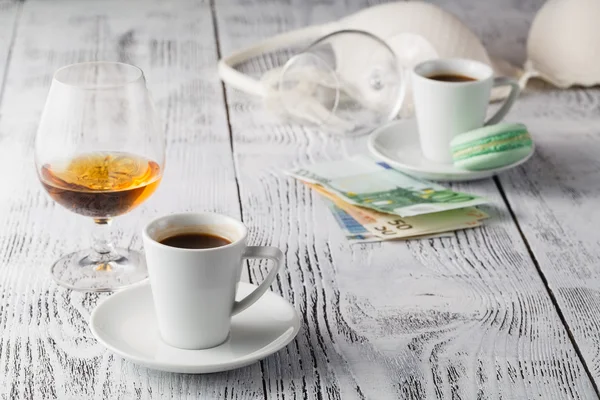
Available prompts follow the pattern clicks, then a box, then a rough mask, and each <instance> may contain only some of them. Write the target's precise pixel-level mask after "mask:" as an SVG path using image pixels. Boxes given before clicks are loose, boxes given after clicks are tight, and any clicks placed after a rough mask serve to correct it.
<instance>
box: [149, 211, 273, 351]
mask: <svg viewBox="0 0 600 400" xmlns="http://www.w3.org/2000/svg"><path fill="white" fill-rule="evenodd" d="M186 233H187V234H194V233H203V234H209V235H214V236H219V237H222V238H225V239H227V240H228V241H230V242H231V243H229V244H226V245H223V246H220V247H212V248H206V249H188V248H179V247H172V246H167V245H165V244H162V243H161V241H164V240H165V239H167V238H170V237H173V236H176V235H181V234H186ZM246 237H247V229H246V227H245V226H244V224H242V223H241V222H239V221H237V220H235V219H233V218H230V217H227V216H224V215H219V214H212V213H182V214H173V215H168V216H164V217H160V218H157V219H155V220H153V221H152V222H150V223H149V224H148V225H147V226H146V227H145V228H144V231H143V239H144V251H145V253H146V263H147V265H148V273H149V275H150V285H151V287H152V296H153V299H154V307H155V310H156V318H157V321H158V329H159V332H160V335H161V337H162V340H163V341H164V342H165V343H167V344H168V345H171V346H174V347H179V348H183V349H207V348H210V347H214V346H218V345H219V344H221V343H223V342H225V341H226V340H227V337H228V335H229V330H230V326H231V317H232V316H233V315H235V314H237V313H239V312H241V311H243V310H245V309H246V308H248V307H250V306H251V305H252V304H253V303H254V302H256V301H257V300H258V299H259V298H260V297H261V296H262V295H263V294H265V292H266V291H267V290H268V289H269V286H270V285H271V283H272V282H273V280H274V279H275V276H276V275H277V272H278V271H279V268H280V267H281V265H282V264H283V259H284V257H283V253H282V252H281V250H279V249H278V248H275V247H268V246H259V247H254V246H247V245H246ZM246 258H266V259H270V260H273V262H274V266H273V268H272V269H271V271H270V272H269V274H268V275H267V277H266V278H265V280H264V281H263V282H262V283H261V284H260V285H259V286H258V287H257V288H256V289H255V290H254V291H253V292H252V293H250V294H249V295H248V296H246V297H245V298H244V299H242V300H241V301H235V294H236V291H237V285H238V282H239V280H240V276H241V272H242V263H243V260H244V259H246Z"/></svg>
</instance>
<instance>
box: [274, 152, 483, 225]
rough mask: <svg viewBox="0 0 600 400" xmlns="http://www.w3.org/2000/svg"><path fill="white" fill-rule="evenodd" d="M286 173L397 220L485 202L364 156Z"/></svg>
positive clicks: (480, 198) (479, 198) (346, 200)
mask: <svg viewBox="0 0 600 400" xmlns="http://www.w3.org/2000/svg"><path fill="white" fill-rule="evenodd" d="M286 173H287V174H288V175H291V176H293V177H294V178H296V179H299V180H301V181H303V182H305V183H312V184H318V185H320V186H322V187H323V188H324V189H325V190H326V191H327V192H329V193H330V194H332V195H334V196H336V197H338V198H340V199H342V200H344V201H345V202H346V203H350V204H352V205H355V206H361V207H366V208H370V209H372V210H375V211H379V212H382V213H390V214H397V215H399V216H401V217H413V216H416V215H422V214H430V213H438V212H441V211H448V210H455V209H460V208H465V207H473V206H476V205H480V204H484V203H487V200H486V199H484V198H482V197H480V196H476V195H471V194H467V193H461V192H454V191H452V190H448V189H446V188H445V187H443V186H441V185H438V184H436V183H432V182H427V181H423V180H420V179H417V178H413V177H411V176H408V175H405V174H403V173H401V172H399V171H396V170H394V169H393V168H391V167H390V166H389V165H388V164H386V163H384V162H381V161H376V160H373V159H371V158H370V157H368V156H364V155H360V156H355V157H352V158H350V159H347V160H342V161H333V162H327V163H322V164H315V165H311V166H308V167H304V168H298V169H295V170H292V171H287V172H286Z"/></svg>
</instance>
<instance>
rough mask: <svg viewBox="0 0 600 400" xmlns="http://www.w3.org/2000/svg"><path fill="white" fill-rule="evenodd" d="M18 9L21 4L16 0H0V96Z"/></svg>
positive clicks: (18, 12)
mask: <svg viewBox="0 0 600 400" xmlns="http://www.w3.org/2000/svg"><path fill="white" fill-rule="evenodd" d="M20 10H21V5H20V4H19V2H18V1H14V0H0V96H2V88H3V87H4V74H5V72H6V66H7V65H8V63H9V61H10V54H11V49H12V45H13V39H14V36H15V31H16V29H17V24H18V20H19V15H20ZM0 98H1V97H0Z"/></svg>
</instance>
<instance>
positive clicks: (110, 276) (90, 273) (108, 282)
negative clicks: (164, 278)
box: [51, 249, 148, 292]
mask: <svg viewBox="0 0 600 400" xmlns="http://www.w3.org/2000/svg"><path fill="white" fill-rule="evenodd" d="M91 254H94V251H93V250H91V249H89V250H82V251H76V252H75V253H71V254H67V255H66V256H64V257H62V258H61V259H59V260H58V261H57V262H55V263H54V265H52V268H51V273H52V277H53V278H54V280H55V281H56V282H57V283H58V284H59V285H61V286H63V287H66V288H69V289H72V290H79V291H85V292H113V291H116V290H120V289H124V288H126V287H129V286H132V285H135V284H136V283H140V282H142V281H144V280H145V279H146V278H148V270H147V269H146V260H145V259H144V256H143V254H142V253H140V252H138V251H134V250H127V249H115V250H114V251H113V252H111V253H110V254H106V255H102V256H101V257H93V256H90V255H91ZM96 255H98V254H97V253H96Z"/></svg>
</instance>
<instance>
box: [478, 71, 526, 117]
mask: <svg viewBox="0 0 600 400" xmlns="http://www.w3.org/2000/svg"><path fill="white" fill-rule="evenodd" d="M498 86H510V87H511V88H510V94H509V95H508V97H507V98H506V100H505V101H504V104H502V107H500V109H499V110H498V111H496V114H494V115H493V116H492V117H491V118H490V119H488V120H487V121H486V122H485V124H483V125H484V126H487V125H494V124H497V123H498V122H500V121H502V118H504V116H505V115H506V113H508V110H510V108H511V107H512V105H513V103H514V102H515V100H516V99H517V96H519V93H520V92H521V87H520V86H519V82H517V81H516V80H515V79H512V78H507V77H505V76H500V77H498V78H494V87H498Z"/></svg>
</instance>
